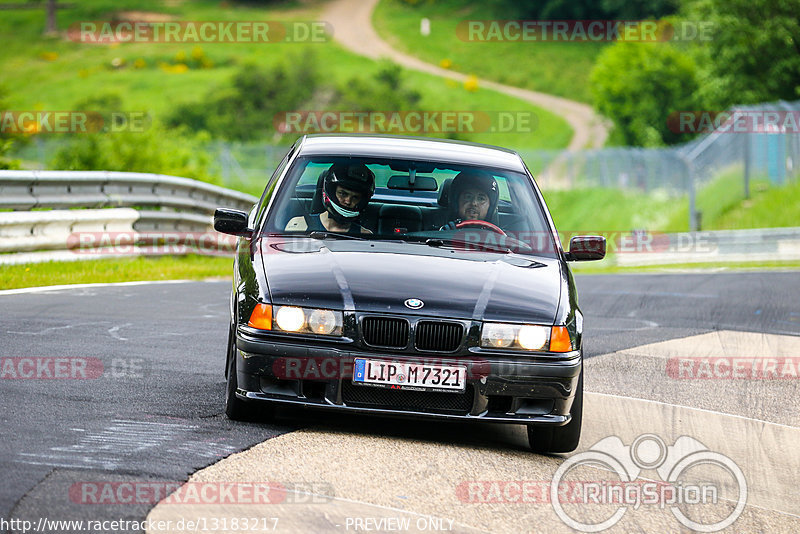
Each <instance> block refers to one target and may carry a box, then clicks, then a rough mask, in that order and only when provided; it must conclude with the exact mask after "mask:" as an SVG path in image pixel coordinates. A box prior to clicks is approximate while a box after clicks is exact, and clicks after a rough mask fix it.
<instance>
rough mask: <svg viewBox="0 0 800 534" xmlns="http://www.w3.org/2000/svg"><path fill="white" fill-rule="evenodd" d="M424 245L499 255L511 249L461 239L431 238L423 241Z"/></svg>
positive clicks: (496, 244)
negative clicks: (453, 247)
mask: <svg viewBox="0 0 800 534" xmlns="http://www.w3.org/2000/svg"><path fill="white" fill-rule="evenodd" d="M425 244H426V245H428V246H429V247H443V246H455V247H463V248H464V249H466V250H470V249H472V250H475V249H480V250H486V251H489V252H499V253H501V254H508V253H509V252H511V249H510V248H509V247H507V246H505V245H501V244H500V243H492V244H489V243H481V242H480V241H465V240H462V239H451V238H447V239H442V238H438V237H437V238H431V239H427V240H425Z"/></svg>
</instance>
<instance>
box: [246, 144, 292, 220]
mask: <svg viewBox="0 0 800 534" xmlns="http://www.w3.org/2000/svg"><path fill="white" fill-rule="evenodd" d="M295 148H296V147H294V146H293V147H292V148H290V149H289V152H287V153H286V155H285V156H284V157H283V159H282V160H281V162H280V163H279V164H278V167H277V168H276V169H275V172H273V173H272V176H271V177H270V179H269V182H267V187H266V188H265V189H264V193H263V194H262V195H261V200H259V201H258V210H257V211H256V215H255V218H254V219H253V220H252V221H251V223H253V224H255V223H256V222H257V221H260V220H261V217H262V216H263V215H264V210H265V209H267V205H268V204H269V199H270V197H272V193H273V191H275V186H276V185H277V183H278V178H279V177H280V176H281V174H283V171H284V170H285V169H286V165H287V164H288V163H289V160H290V159H291V158H292V155H294V151H295Z"/></svg>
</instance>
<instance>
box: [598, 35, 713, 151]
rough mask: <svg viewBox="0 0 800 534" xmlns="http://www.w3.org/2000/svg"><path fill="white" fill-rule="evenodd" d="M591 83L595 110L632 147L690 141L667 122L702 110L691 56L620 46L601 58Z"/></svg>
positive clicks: (656, 47) (665, 48) (662, 46)
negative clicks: (674, 114)
mask: <svg viewBox="0 0 800 534" xmlns="http://www.w3.org/2000/svg"><path fill="white" fill-rule="evenodd" d="M590 81H591V84H592V93H593V96H594V101H595V107H596V108H597V110H598V111H600V113H602V114H603V115H605V116H607V117H609V118H610V119H612V120H613V121H614V123H615V125H616V127H617V129H618V130H619V132H620V134H621V137H622V139H623V140H624V142H625V143H626V144H629V145H636V146H647V147H653V146H661V145H664V144H672V143H676V142H679V141H682V140H685V138H686V135H681V134H676V133H674V132H672V131H670V129H669V127H668V126H667V118H668V117H669V115H670V113H672V112H674V111H683V110H694V109H696V107H695V106H696V102H697V101H696V95H695V93H696V91H697V87H698V84H697V69H696V66H695V63H694V61H693V60H692V58H691V57H690V56H689V55H688V54H686V53H684V52H682V51H680V50H678V49H676V48H674V47H673V46H671V45H668V44H666V43H632V42H631V43H626V42H618V43H615V44H613V45H611V46H609V47H608V48H606V49H605V50H604V51H603V53H602V54H601V55H600V57H599V58H598V60H597V64H596V65H595V67H594V69H593V71H592V73H591V77H590Z"/></svg>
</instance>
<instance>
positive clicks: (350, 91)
mask: <svg viewBox="0 0 800 534" xmlns="http://www.w3.org/2000/svg"><path fill="white" fill-rule="evenodd" d="M421 99H422V95H421V94H420V93H419V91H416V90H415V89H411V88H409V87H406V83H405V80H404V79H403V69H402V68H401V67H400V66H398V65H396V64H394V63H391V62H389V61H384V62H382V63H381V65H380V67H379V69H378V71H377V72H376V73H375V74H374V75H373V76H372V77H371V78H368V79H365V78H351V79H349V80H348V81H347V82H346V83H345V84H344V85H343V86H342V87H340V88H339V94H338V98H337V101H338V102H337V106H338V107H339V108H340V109H346V110H348V111H368V112H369V111H404V110H409V109H413V108H415V107H416V106H417V105H418V104H419V101H420V100H421Z"/></svg>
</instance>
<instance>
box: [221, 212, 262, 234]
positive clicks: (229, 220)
mask: <svg viewBox="0 0 800 534" xmlns="http://www.w3.org/2000/svg"><path fill="white" fill-rule="evenodd" d="M214 230H216V231H217V232H222V233H223V234H230V235H236V236H249V235H250V234H252V233H253V231H252V230H251V229H250V228H248V227H247V214H246V213H245V212H243V211H239V210H232V209H229V208H217V209H216V210H215V211H214Z"/></svg>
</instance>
